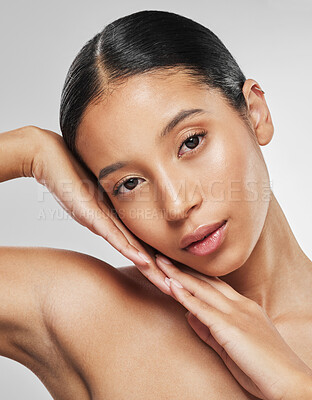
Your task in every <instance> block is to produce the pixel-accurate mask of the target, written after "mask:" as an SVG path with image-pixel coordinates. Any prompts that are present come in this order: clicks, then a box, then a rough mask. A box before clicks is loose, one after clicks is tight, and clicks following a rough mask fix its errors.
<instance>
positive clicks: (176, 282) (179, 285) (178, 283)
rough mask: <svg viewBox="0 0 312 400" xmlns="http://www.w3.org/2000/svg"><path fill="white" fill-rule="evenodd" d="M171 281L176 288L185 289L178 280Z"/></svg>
mask: <svg viewBox="0 0 312 400" xmlns="http://www.w3.org/2000/svg"><path fill="white" fill-rule="evenodd" d="M170 280H171V282H172V283H173V284H174V285H175V286H177V287H179V288H183V286H182V285H181V283H180V282H179V281H177V280H176V279H173V278H170Z"/></svg>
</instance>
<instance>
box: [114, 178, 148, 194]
mask: <svg viewBox="0 0 312 400" xmlns="http://www.w3.org/2000/svg"><path fill="white" fill-rule="evenodd" d="M140 180H141V181H143V179H141V178H135V177H133V178H129V179H125V180H124V181H122V182H121V183H120V184H119V185H118V186H117V188H116V189H114V190H113V196H117V195H118V194H127V193H128V192H131V191H132V190H133V189H135V188H136V187H137V185H138V183H139V181H140Z"/></svg>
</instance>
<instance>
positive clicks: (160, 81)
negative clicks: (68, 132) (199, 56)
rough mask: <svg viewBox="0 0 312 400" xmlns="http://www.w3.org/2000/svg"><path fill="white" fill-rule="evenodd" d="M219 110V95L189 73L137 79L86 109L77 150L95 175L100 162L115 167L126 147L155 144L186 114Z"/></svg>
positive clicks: (116, 88) (161, 74)
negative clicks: (170, 123) (170, 122)
mask: <svg viewBox="0 0 312 400" xmlns="http://www.w3.org/2000/svg"><path fill="white" fill-rule="evenodd" d="M218 97H220V96H218ZM220 101H221V102H222V100H221V99H219V102H220ZM223 105H224V104H223ZM217 106H218V103H217V102H216V91H215V90H211V89H210V88H208V87H207V86H204V85H200V84H199V83H197V82H196V81H195V80H194V79H192V78H191V77H190V76H189V75H187V74H186V73H185V72H175V73H170V74H168V73H162V72H156V73H155V72H152V73H144V74H139V75H135V76H132V77H130V78H128V79H127V80H125V81H124V82H123V83H122V84H120V85H117V86H116V87H113V88H112V90H111V91H109V94H108V95H107V96H106V97H105V98H104V99H103V100H102V101H100V102H99V103H98V104H91V105H90V106H89V107H88V108H87V110H86V112H85V115H84V117H83V119H82V121H81V123H80V126H79V128H78V131H77V139H76V147H77V150H78V152H79V154H81V156H82V158H83V159H84V161H85V162H86V164H87V165H88V166H89V167H91V170H93V172H95V171H94V169H95V168H96V167H95V164H94V160H96V159H97V157H101V159H102V162H104V161H111V159H112V158H114V157H115V156H116V155H117V154H119V153H120V152H121V146H122V148H123V149H127V148H128V146H131V144H132V143H133V142H134V141H137V142H136V143H140V142H142V141H144V142H147V140H152V139H153V137H155V135H157V134H158V133H159V132H160V131H161V128H162V127H163V126H164V125H165V124H166V123H167V122H168V120H169V119H171V118H172V117H173V116H174V115H176V114H177V113H178V112H179V111H181V110H182V109H189V108H206V109H207V111H209V112H213V109H214V108H216V107H217ZM91 154H92V156H91ZM91 158H92V159H93V160H92V159H91Z"/></svg>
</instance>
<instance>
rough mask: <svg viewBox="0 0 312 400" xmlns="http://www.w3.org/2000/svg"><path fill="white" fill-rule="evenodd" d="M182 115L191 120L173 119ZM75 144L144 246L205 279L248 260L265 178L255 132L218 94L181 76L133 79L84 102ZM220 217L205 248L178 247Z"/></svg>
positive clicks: (259, 222)
mask: <svg viewBox="0 0 312 400" xmlns="http://www.w3.org/2000/svg"><path fill="white" fill-rule="evenodd" d="M245 84H246V82H245ZM253 96H254V97H257V96H256V95H253ZM263 101H264V100H263ZM189 110H193V111H191V112H189V113H188V111H189ZM194 110H197V111H196V112H195V111H194ZM181 111H187V112H186V113H185V114H184V116H185V115H187V114H188V116H186V117H185V118H184V119H181V120H180V121H179V122H178V123H175V124H173V123H172V121H175V118H176V116H177V115H179V114H180V113H181ZM169 122H171V125H169V129H168V130H166V131H165V134H164V127H166V126H167V125H168V123H169ZM175 122H177V120H176V121H175ZM189 136H192V137H193V138H192V139H190V138H189ZM76 145H77V150H78V152H79V153H80V155H81V157H82V158H83V160H84V161H85V163H86V164H87V165H88V166H89V168H90V169H91V171H92V172H93V173H94V174H95V175H96V176H97V177H99V175H100V173H101V178H100V183H101V185H102V187H103V188H104V190H105V191H106V192H107V194H108V196H109V198H110V200H111V201H112V204H113V205H114V207H115V209H116V211H117V212H118V215H119V217H120V219H121V220H122V221H123V223H124V224H125V225H126V226H127V227H128V229H129V230H130V231H132V232H133V233H134V234H135V235H136V236H137V237H138V238H140V239H142V240H143V241H144V242H145V243H147V244H149V245H150V246H152V247H154V248H155V249H157V250H158V251H159V252H161V253H163V254H164V255H166V256H168V257H170V258H172V259H174V260H176V261H178V262H181V263H183V264H185V265H187V266H189V267H191V268H193V269H195V270H197V271H200V272H202V273H204V274H207V275H212V276H222V275H225V274H227V273H230V272H232V271H233V270H235V269H237V268H239V267H240V266H241V265H242V264H243V263H244V262H245V261H246V260H247V259H248V257H249V255H250V253H251V252H252V250H253V248H254V246H255V244H256V242H257V240H258V238H259V235H260V233H261V230H262V228H263V225H264V221H265V218H266V214H267V210H268V200H269V176H268V173H267V168H266V165H265V163H264V160H263V157H262V153H261V150H260V148H259V145H258V142H257V136H255V135H254V133H253V132H252V131H251V130H250V128H248V127H247V125H246V123H244V121H243V120H242V118H241V117H240V116H239V115H238V113H237V112H236V111H234V110H233V109H232V108H231V107H229V106H228V105H227V103H226V101H225V100H224V99H223V98H222V97H221V95H220V94H219V93H218V91H216V90H212V89H208V88H204V87H203V86H199V85H198V84H196V83H194V81H192V80H190V78H189V77H187V75H185V74H184V73H183V72H177V73H176V74H173V75H170V76H167V75H165V74H162V73H159V72H158V73H149V74H141V75H136V76H134V77H131V78H129V79H128V80H127V81H126V82H125V83H124V84H122V85H120V86H117V87H116V88H115V89H114V90H113V91H112V92H111V93H110V94H109V96H108V97H107V98H106V99H105V100H103V101H102V102H100V103H98V104H97V105H94V104H93V105H91V106H89V108H88V111H87V113H86V114H85V116H84V118H83V120H82V122H81V124H80V126H79V129H78V132H77V142H76ZM116 163H118V164H116ZM111 164H114V166H113V167H111V168H107V167H108V166H110V165H111ZM103 169H104V170H103ZM101 171H102V172H101ZM224 220H227V223H226V225H225V231H224V233H225V237H224V240H223V242H222V244H221V246H220V247H219V248H217V249H216V250H215V251H213V252H212V253H210V254H206V255H194V254H192V253H190V252H188V251H186V250H185V249H182V248H181V246H180V241H181V239H182V237H183V236H184V235H186V234H188V233H192V232H193V231H194V230H195V229H196V228H197V227H199V226H200V225H206V224H207V225H211V224H215V223H217V222H222V221H224Z"/></svg>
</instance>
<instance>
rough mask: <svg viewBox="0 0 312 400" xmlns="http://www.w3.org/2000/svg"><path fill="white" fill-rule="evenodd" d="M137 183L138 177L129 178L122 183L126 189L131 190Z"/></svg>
mask: <svg viewBox="0 0 312 400" xmlns="http://www.w3.org/2000/svg"><path fill="white" fill-rule="evenodd" d="M137 184H138V178H130V179H128V180H127V181H126V182H125V183H124V187H125V188H126V189H128V190H132V189H134V188H135V187H136V185H137Z"/></svg>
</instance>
